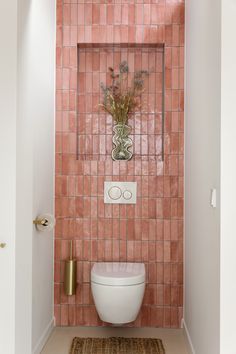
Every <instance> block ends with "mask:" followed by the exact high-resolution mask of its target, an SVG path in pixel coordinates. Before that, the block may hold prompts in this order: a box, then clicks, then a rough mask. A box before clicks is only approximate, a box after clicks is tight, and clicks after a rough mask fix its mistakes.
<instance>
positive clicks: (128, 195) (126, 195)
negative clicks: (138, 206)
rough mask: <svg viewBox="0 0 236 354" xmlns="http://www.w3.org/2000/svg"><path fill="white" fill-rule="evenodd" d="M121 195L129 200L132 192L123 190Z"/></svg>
mask: <svg viewBox="0 0 236 354" xmlns="http://www.w3.org/2000/svg"><path fill="white" fill-rule="evenodd" d="M123 197H124V199H126V200H130V199H131V198H132V193H131V192H130V191H127V190H126V191H124V193H123Z"/></svg>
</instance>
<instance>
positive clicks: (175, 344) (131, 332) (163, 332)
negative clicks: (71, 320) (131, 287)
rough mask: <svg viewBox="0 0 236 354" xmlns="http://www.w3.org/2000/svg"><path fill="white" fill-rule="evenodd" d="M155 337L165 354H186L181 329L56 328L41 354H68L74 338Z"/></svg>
mask: <svg viewBox="0 0 236 354" xmlns="http://www.w3.org/2000/svg"><path fill="white" fill-rule="evenodd" d="M76 336H78V337H80V336H81V337H112V336H120V337H156V338H160V339H162V341H163V344H164V347H165V350H166V354H188V351H187V347H186V344H185V339H184V335H183V332H182V330H181V329H159V328H105V327H56V328H55V329H54V331H53V333H52V335H51V337H50V338H49V340H48V342H47V343H46V345H45V347H44V349H43V351H42V352H41V354H68V353H69V348H70V344H71V342H72V339H73V338H74V337H76Z"/></svg>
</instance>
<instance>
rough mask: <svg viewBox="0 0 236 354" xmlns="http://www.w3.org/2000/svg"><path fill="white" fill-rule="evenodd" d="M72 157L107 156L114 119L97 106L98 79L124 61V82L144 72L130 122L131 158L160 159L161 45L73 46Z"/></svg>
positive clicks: (107, 77)
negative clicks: (137, 104) (74, 106)
mask: <svg viewBox="0 0 236 354" xmlns="http://www.w3.org/2000/svg"><path fill="white" fill-rule="evenodd" d="M77 49H78V50H77V53H78V54H77V55H78V86H77V159H78V160H90V161H92V160H98V161H102V160H107V159H111V151H112V128H113V120H112V117H111V116H110V115H109V114H106V113H104V112H103V111H102V110H101V108H100V107H99V103H101V102H102V100H103V92H102V89H101V83H103V84H105V85H108V84H109V82H110V80H111V79H110V74H109V68H110V67H112V68H114V70H115V71H118V69H119V65H120V63H121V62H123V61H127V63H128V66H129V74H128V85H129V84H130V83H131V80H132V78H133V75H134V72H136V71H139V70H148V71H149V76H148V77H147V78H146V79H145V86H144V88H145V89H144V92H143V94H142V97H141V107H140V109H139V110H138V111H136V112H135V114H133V116H132V118H131V119H130V120H129V125H130V126H131V127H132V131H131V135H130V137H131V139H132V141H133V147H132V152H133V159H135V160H143V161H145V160H146V161H150V160H163V156H164V138H163V136H164V112H165V107H164V92H165V87H164V86H165V78H164V76H165V63H164V45H162V44H160V45H159V44H150V45H149V44H142V45H136V44H134V45H130V44H122V45H118V44H82V45H78V48H77Z"/></svg>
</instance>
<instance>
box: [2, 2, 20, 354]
mask: <svg viewBox="0 0 236 354" xmlns="http://www.w3.org/2000/svg"><path fill="white" fill-rule="evenodd" d="M16 5H17V1H7V2H5V1H0V244H1V243H6V246H5V247H4V248H1V247H0V353H4V354H13V353H14V346H15V336H14V332H15V328H14V327H15V324H14V317H15V308H14V303H15V208H16V205H15V199H16V198H15V197H16V196H15V188H16V187H15V184H16V181H15V172H16V62H17V57H16V55H17V42H16V35H17V30H16V25H17V21H16V10H17V7H16ZM9 23H10V26H9ZM6 29H7V35H6Z"/></svg>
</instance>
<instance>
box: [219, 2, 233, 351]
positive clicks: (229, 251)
mask: <svg viewBox="0 0 236 354" xmlns="http://www.w3.org/2000/svg"><path fill="white" fill-rule="evenodd" d="M235 34H236V1H235V0H222V34H221V41H222V53H221V58H222V70H221V82H222V88H221V354H235V353H236V348H235V335H236V324H235V318H236V276H235V274H236V256H235V252H236V231H235V212H236V206H235V201H236V188H235V183H236V84H235V83H236V47H235Z"/></svg>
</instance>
